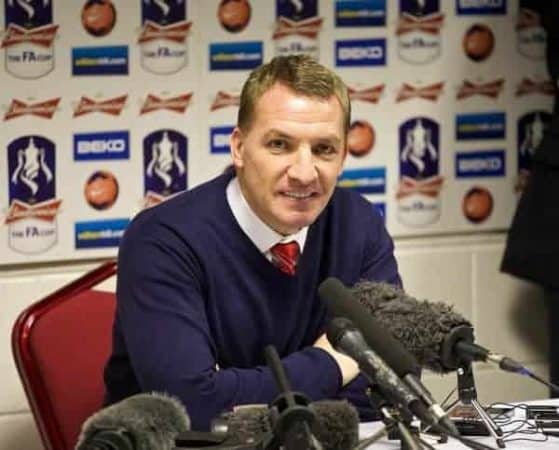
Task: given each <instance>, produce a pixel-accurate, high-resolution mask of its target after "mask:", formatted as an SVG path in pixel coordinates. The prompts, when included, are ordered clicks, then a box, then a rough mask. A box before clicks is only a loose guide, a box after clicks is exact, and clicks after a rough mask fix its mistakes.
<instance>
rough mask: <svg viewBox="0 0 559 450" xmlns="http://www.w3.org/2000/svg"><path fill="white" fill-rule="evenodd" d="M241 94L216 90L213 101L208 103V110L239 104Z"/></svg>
mask: <svg viewBox="0 0 559 450" xmlns="http://www.w3.org/2000/svg"><path fill="white" fill-rule="evenodd" d="M240 100H241V94H239V93H237V92H235V93H231V92H225V91H218V92H217V94H216V95H215V98H214V101H213V102H212V104H211V105H210V111H215V110H217V109H221V108H227V107H229V106H239V102H240Z"/></svg>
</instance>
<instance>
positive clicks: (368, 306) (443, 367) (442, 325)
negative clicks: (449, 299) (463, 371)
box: [351, 281, 471, 373]
mask: <svg viewBox="0 0 559 450" xmlns="http://www.w3.org/2000/svg"><path fill="white" fill-rule="evenodd" d="M351 296H352V299H353V300H354V301H357V303H359V304H360V305H361V306H362V307H363V308H364V309H365V311H366V313H367V314H368V315H369V316H372V317H374V318H375V319H376V320H377V321H378V322H379V323H380V325H381V326H383V327H384V328H385V329H386V330H388V331H389V332H390V333H391V334H392V336H394V337H395V338H396V339H397V340H398V341H399V342H400V344H401V345H403V346H404V348H405V349H406V350H407V351H409V352H410V353H411V354H412V355H413V356H415V358H417V361H418V362H419V364H420V365H421V366H422V367H426V368H428V369H430V370H432V371H434V372H437V373H446V372H450V371H453V370H455V369H456V368H457V365H458V364H451V365H449V361H446V360H445V358H442V355H443V341H444V340H445V338H446V337H447V336H448V335H449V333H450V332H451V331H452V330H453V329H454V328H456V327H460V326H466V327H471V323H470V322H469V321H468V320H467V319H466V318H464V317H463V316H461V315H460V314H458V313H456V312H455V311H454V310H453V308H452V306H451V305H447V304H444V303H434V302H428V301H418V300H416V299H415V298H413V297H411V296H409V295H407V294H406V293H405V292H404V291H403V290H402V289H400V288H398V287H396V286H392V285H390V284H387V283H377V282H370V281H362V282H360V283H357V284H356V285H354V286H353V287H352V288H351ZM449 356H450V355H449Z"/></svg>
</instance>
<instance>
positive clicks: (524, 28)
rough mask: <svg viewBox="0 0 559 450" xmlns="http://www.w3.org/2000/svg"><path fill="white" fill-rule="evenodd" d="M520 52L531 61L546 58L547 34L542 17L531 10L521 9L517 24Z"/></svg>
mask: <svg viewBox="0 0 559 450" xmlns="http://www.w3.org/2000/svg"><path fill="white" fill-rule="evenodd" d="M516 35H517V48H518V52H519V53H520V54H521V55H523V56H526V57H527V58H530V59H543V58H544V57H545V43H546V40H547V38H546V33H545V29H544V28H543V26H542V21H541V17H540V15H539V14H538V13H537V12H536V11H534V10H531V9H529V8H522V7H521V8H520V11H519V14H518V21H517V22H516Z"/></svg>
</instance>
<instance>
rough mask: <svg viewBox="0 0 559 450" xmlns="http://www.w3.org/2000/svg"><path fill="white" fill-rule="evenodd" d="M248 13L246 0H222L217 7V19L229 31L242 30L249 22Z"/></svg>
mask: <svg viewBox="0 0 559 450" xmlns="http://www.w3.org/2000/svg"><path fill="white" fill-rule="evenodd" d="M250 15H251V7H250V3H249V2H248V0H222V1H221V3H220V4H219V7H218V8H217V20H218V21H219V23H220V25H221V26H222V27H223V28H224V29H225V30H227V31H229V32H230V33H239V32H241V31H243V30H244V29H245V28H246V26H247V25H248V23H249V22H250Z"/></svg>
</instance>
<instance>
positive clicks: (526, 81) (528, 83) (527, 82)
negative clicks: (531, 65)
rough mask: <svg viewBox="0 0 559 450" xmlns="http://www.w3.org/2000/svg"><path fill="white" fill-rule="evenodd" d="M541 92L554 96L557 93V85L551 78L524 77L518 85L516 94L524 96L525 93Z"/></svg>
mask: <svg viewBox="0 0 559 450" xmlns="http://www.w3.org/2000/svg"><path fill="white" fill-rule="evenodd" d="M531 94H541V95H549V96H550V97H553V96H554V95H555V87H554V86H553V82H552V81H551V80H542V79H539V78H535V77H534V78H529V77H524V78H523V79H522V81H521V82H520V83H519V84H518V86H517V87H516V92H515V93H514V95H515V96H516V97H522V96H524V95H531Z"/></svg>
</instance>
